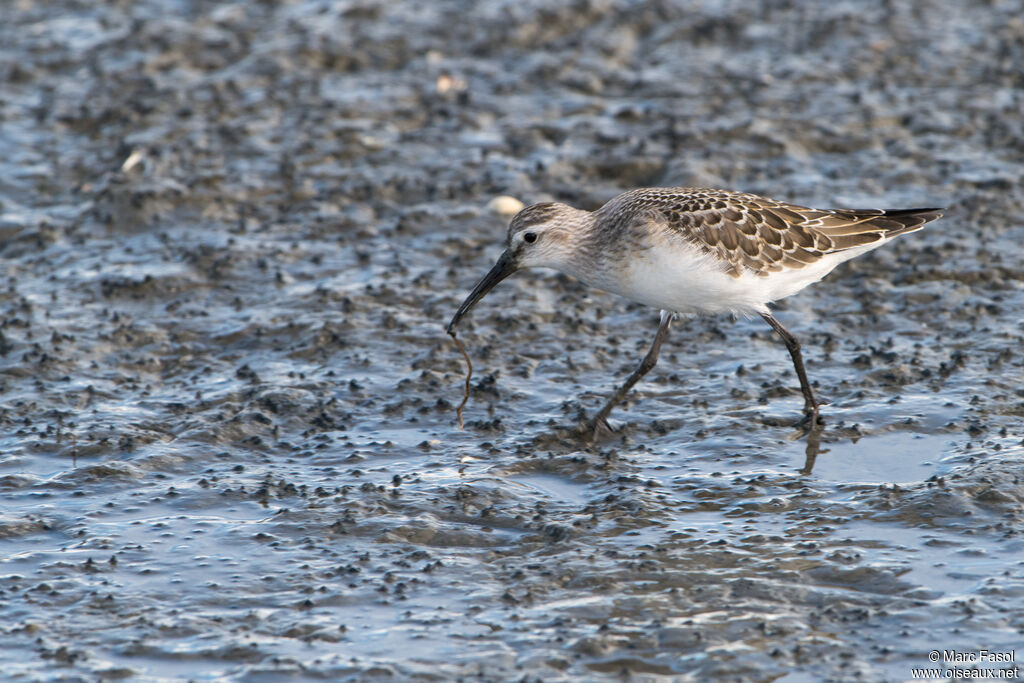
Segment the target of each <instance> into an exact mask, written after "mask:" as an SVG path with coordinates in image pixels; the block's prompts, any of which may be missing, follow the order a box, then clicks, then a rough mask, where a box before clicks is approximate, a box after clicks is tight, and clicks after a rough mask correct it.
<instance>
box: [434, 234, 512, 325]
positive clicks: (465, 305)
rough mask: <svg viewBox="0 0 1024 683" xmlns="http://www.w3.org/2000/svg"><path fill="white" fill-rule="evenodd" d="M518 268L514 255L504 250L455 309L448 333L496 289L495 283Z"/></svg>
mask: <svg viewBox="0 0 1024 683" xmlns="http://www.w3.org/2000/svg"><path fill="white" fill-rule="evenodd" d="M516 270H518V268H517V267H516V264H515V262H514V261H513V260H512V257H511V256H509V253H508V252H507V251H506V252H504V253H503V254H502V255H501V256H500V257H499V258H498V262H497V263H495V264H494V267H493V268H491V270H490V272H488V273H487V275H484V276H483V278H481V279H480V282H478V283H476V287H474V288H473V291H472V292H470V293H469V296H467V297H466V300H465V301H463V302H462V305H461V306H459V310H457V311H455V315H453V316H452V321H451V322H450V323H448V327H446V328H445V329H446V330H447V332H448V334H452V333H453V332H454V331H455V326H456V325H458V324H459V321H460V320H462V316H464V315H466V314H467V313H469V309H471V308H473V306H475V305H476V302H477V301H480V299H483V298H484V295H485V294H487V292H489V291H491V290H492V289H494V286H495V285H497V284H498V283H499V282H501V281H502V280H504V279H505V278H507V277H508V276H509V275H511V274H512V273H514V272H516Z"/></svg>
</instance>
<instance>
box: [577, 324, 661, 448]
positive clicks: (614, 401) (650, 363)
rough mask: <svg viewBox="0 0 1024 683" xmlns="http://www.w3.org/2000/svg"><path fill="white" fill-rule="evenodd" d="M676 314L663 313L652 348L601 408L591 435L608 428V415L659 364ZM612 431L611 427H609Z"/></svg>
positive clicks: (592, 425) (591, 429)
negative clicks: (659, 354) (660, 354)
mask: <svg viewBox="0 0 1024 683" xmlns="http://www.w3.org/2000/svg"><path fill="white" fill-rule="evenodd" d="M675 318H676V314H675V313H670V312H669V311H662V312H661V324H660V325H659V326H658V333H657V334H655V335H654V341H653V342H651V348H650V349H649V350H648V351H647V355H646V356H644V359H643V360H642V361H640V365H638V366H637V368H636V370H634V371H633V372H632V374H630V376H629V377H627V378H626V381H625V382H624V383H623V385H622V386H621V387H619V390H618V391H616V392H615V395H613V396H612V397H611V398H610V399H608V402H607V403H605V404H604V408H601V412H599V413H598V414H597V415H596V416H594V419H593V420H591V421H590V423H589V425H588V430H589V432H590V434H591V435H593V436H596V435H597V431H598V429H600V428H601V426H602V425H603V426H605V427H608V413H610V412H612V408H614V407H615V406H616V405H618V403H619V402H620V401H621V400H622V399H623V397H624V396H625V395H626V394H628V393H629V390H630V389H632V388H633V385H634V384H636V383H637V382H639V381H640V378H642V377H643V376H644V375H646V374H647V373H648V372H650V370H651V368H653V367H654V365H655V364H656V363H657V362H658V353H659V352H660V351H661V343H662V342H663V341H665V337H666V336H668V328H669V326H670V325H671V324H672V321H673V320H675ZM608 428H609V429H610V427H608Z"/></svg>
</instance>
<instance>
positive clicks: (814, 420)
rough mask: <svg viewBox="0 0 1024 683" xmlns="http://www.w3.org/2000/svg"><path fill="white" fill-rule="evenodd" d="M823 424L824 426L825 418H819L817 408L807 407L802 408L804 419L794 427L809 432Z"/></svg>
mask: <svg viewBox="0 0 1024 683" xmlns="http://www.w3.org/2000/svg"><path fill="white" fill-rule="evenodd" d="M823 424H825V418H823V417H822V416H821V410H820V409H819V406H817V405H809V406H805V407H804V417H803V419H802V420H800V422H798V423H797V425H796V426H797V427H798V428H800V429H802V430H804V431H810V430H812V429H814V428H815V427H820V426H821V425H823Z"/></svg>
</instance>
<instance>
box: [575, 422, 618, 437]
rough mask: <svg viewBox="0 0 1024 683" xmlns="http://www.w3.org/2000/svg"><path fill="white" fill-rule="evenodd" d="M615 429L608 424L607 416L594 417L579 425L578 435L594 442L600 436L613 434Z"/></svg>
mask: <svg viewBox="0 0 1024 683" xmlns="http://www.w3.org/2000/svg"><path fill="white" fill-rule="evenodd" d="M614 433H615V429H614V428H612V426H611V425H610V424H608V420H607V418H604V417H595V418H594V419H593V420H587V421H586V422H584V423H583V424H581V425H580V435H581V436H582V437H583V438H584V439H585V440H586V441H588V442H590V443H594V442H595V441H597V440H599V439H600V438H601V437H604V436H608V435H610V434H614Z"/></svg>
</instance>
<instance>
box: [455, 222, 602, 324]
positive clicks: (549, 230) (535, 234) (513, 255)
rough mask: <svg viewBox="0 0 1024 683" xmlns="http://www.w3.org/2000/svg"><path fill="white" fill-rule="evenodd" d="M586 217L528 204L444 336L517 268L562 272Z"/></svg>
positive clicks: (509, 227) (569, 259)
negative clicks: (501, 251) (574, 238)
mask: <svg viewBox="0 0 1024 683" xmlns="http://www.w3.org/2000/svg"><path fill="white" fill-rule="evenodd" d="M589 215H590V214H589V213H588V212H586V211H580V210H578V209H574V208H572V207H571V206H568V205H566V204H559V203H557V202H544V203H541V204H531V205H530V206H527V207H526V208H525V209H523V210H522V211H520V212H519V213H517V214H516V215H515V216H513V217H512V221H511V222H510V223H509V226H508V236H507V237H506V239H505V251H504V253H502V255H501V256H500V257H499V258H498V261H497V263H495V264H494V266H493V267H492V268H491V270H490V272H488V273H487V275H484V276H483V278H481V280H480V281H479V282H477V283H476V286H475V287H474V288H473V291H472V292H470V293H469V296H467V297H466V300H465V301H463V302H462V305H461V306H459V310H458V311H456V312H455V315H454V316H452V320H451V322H450V323H448V327H447V330H448V333H449V334H450V333H451V332H452V331H453V330H454V329H455V326H456V325H457V324H458V322H459V320H461V319H462V316H464V315H465V314H466V313H468V312H469V309H471V308H473V306H474V305H476V302H478V301H480V299H482V298H484V295H485V294H487V292H489V291H491V290H492V289H494V287H495V285H497V284H498V283H499V282H501V281H502V280H504V279H505V278H507V277H508V276H509V275H511V274H512V273H514V272H516V271H517V270H519V269H520V268H533V267H537V266H541V267H545V266H546V267H549V268H558V269H564V268H565V267H566V265H567V264H569V263H570V262H571V259H572V252H573V247H572V244H573V236H574V234H576V233H577V232H579V231H580V230H581V229H582V228H584V227H585V221H586V217H587V216H589Z"/></svg>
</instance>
